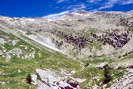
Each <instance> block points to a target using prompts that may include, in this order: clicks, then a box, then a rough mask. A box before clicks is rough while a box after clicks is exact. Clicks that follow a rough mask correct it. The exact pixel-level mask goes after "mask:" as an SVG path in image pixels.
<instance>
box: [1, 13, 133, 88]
mask: <svg viewBox="0 0 133 89" xmlns="http://www.w3.org/2000/svg"><path fill="white" fill-rule="evenodd" d="M11 71H12V72H11ZM132 75H133V11H129V12H87V11H77V12H68V13H64V14H63V15H59V16H58V15H56V16H54V17H52V16H46V17H40V18H11V17H3V16H0V76H1V77H0V85H1V86H0V88H1V89H8V88H10V89H26V88H27V89H33V88H38V89H110V88H111V89H118V88H119V89H132V88H133V87H132V84H133V83H132V82H133V77H132ZM125 78H126V79H125ZM125 81H126V84H125V85H123V84H124V83H125ZM18 85H19V86H18ZM119 86H120V87H119Z"/></svg>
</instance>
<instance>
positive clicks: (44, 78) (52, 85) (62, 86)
mask: <svg viewBox="0 0 133 89" xmlns="http://www.w3.org/2000/svg"><path fill="white" fill-rule="evenodd" d="M28 77H29V76H28ZM27 79H28V80H27V81H28V83H30V84H34V85H36V86H37V89H81V88H80V85H79V83H78V82H77V81H75V80H73V79H74V78H73V79H72V78H68V76H64V75H63V76H62V75H60V74H58V73H56V71H53V70H42V69H36V74H31V75H30V78H27ZM81 80H82V79H81Z"/></svg>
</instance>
